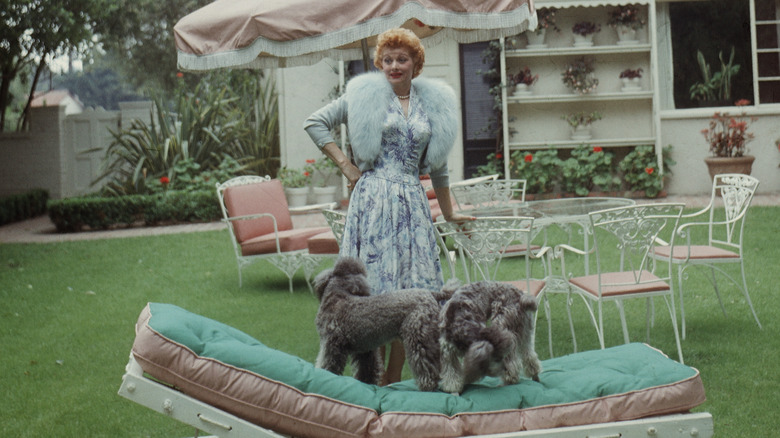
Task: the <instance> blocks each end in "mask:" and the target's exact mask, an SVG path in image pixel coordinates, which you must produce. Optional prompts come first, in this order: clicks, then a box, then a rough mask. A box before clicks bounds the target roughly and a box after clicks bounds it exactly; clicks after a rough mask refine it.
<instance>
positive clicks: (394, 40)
mask: <svg viewBox="0 0 780 438" xmlns="http://www.w3.org/2000/svg"><path fill="white" fill-rule="evenodd" d="M398 48H403V49H407V50H409V54H410V55H411V56H412V60H413V61H414V72H413V74H412V77H413V78H416V77H417V76H419V75H420V73H421V72H422V69H423V64H425V47H423V45H422V42H420V38H418V37H417V35H415V34H414V32H412V31H411V30H409V29H403V28H397V29H390V30H388V31H385V32H382V33H381V34H379V36H378V37H377V38H376V52H374V66H375V67H376V68H378V69H380V70H381V69H382V52H384V51H385V49H398Z"/></svg>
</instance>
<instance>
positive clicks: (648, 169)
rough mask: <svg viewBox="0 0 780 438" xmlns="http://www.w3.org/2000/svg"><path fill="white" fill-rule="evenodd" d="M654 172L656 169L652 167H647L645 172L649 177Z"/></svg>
mask: <svg viewBox="0 0 780 438" xmlns="http://www.w3.org/2000/svg"><path fill="white" fill-rule="evenodd" d="M654 171H655V169H653V168H652V167H645V172H646V173H647V174H648V175H652V174H653V172H654Z"/></svg>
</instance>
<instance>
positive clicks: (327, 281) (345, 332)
mask: <svg viewBox="0 0 780 438" xmlns="http://www.w3.org/2000/svg"><path fill="white" fill-rule="evenodd" d="M454 288H455V286H450V287H449V288H448V286H445V288H444V289H443V290H442V291H428V290H422V289H405V290H399V291H395V292H389V293H385V294H382V295H370V293H369V291H370V287H369V285H368V281H367V278H366V270H365V266H364V265H363V262H362V261H361V260H359V259H356V258H350V257H342V258H340V259H338V260H337V261H336V264H335V266H334V267H333V269H327V270H325V271H322V272H321V273H320V274H318V275H317V277H316V278H315V279H314V290H315V293H316V295H317V298H318V299H319V300H320V307H319V310H318V311H317V317H316V320H315V322H316V326H317V331H318V332H319V335H320V352H319V355H318V356H317V363H316V366H317V367H319V368H324V369H326V370H328V371H331V372H333V373H336V374H341V373H343V372H344V367H345V365H346V362H347V358H348V357H350V356H351V357H352V369H353V372H354V376H355V378H356V379H358V380H360V381H361V382H365V383H372V384H378V383H379V380H380V378H381V377H382V373H383V371H384V364H383V360H382V357H381V356H380V354H379V347H381V346H382V345H385V344H387V343H388V342H390V341H392V340H393V339H396V338H400V339H401V341H402V342H403V344H404V348H405V350H406V356H407V360H408V362H409V368H410V369H411V371H412V374H413V375H414V377H415V381H416V383H417V386H418V388H420V389H421V390H423V391H434V390H436V389H437V388H438V385H439V376H440V367H441V350H440V347H439V311H440V309H441V305H440V304H439V301H443V300H446V299H448V298H449V297H450V296H451V295H452V292H453V290H454Z"/></svg>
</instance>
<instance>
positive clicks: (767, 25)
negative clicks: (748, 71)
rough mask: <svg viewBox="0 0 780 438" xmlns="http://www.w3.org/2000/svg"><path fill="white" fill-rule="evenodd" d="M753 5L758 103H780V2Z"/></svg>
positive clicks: (772, 0) (766, 0) (768, 0)
mask: <svg viewBox="0 0 780 438" xmlns="http://www.w3.org/2000/svg"><path fill="white" fill-rule="evenodd" d="M753 1H754V3H755V6H754V11H755V19H754V23H755V33H756V64H757V66H758V74H757V75H756V77H757V81H758V102H757V103H780V43H779V41H780V0H753Z"/></svg>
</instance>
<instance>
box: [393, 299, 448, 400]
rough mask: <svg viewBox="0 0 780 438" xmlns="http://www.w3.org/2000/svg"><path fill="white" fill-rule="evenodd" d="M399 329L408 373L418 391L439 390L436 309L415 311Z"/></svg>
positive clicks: (437, 315)
mask: <svg viewBox="0 0 780 438" xmlns="http://www.w3.org/2000/svg"><path fill="white" fill-rule="evenodd" d="M408 319H409V322H408V323H407V324H405V325H404V326H403V327H402V328H401V337H402V339H403V342H404V349H405V350H406V358H407V359H408V361H409V369H410V370H411V372H412V375H414V379H415V383H417V387H418V388H419V389H420V390H421V391H435V390H436V389H437V388H438V387H439V375H440V371H441V347H440V346H439V325H438V324H439V322H438V320H439V308H438V304H436V303H430V306H429V307H426V308H423V309H418V310H417V311H415V312H414V313H413V314H411V315H410V317H409V318H408Z"/></svg>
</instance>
